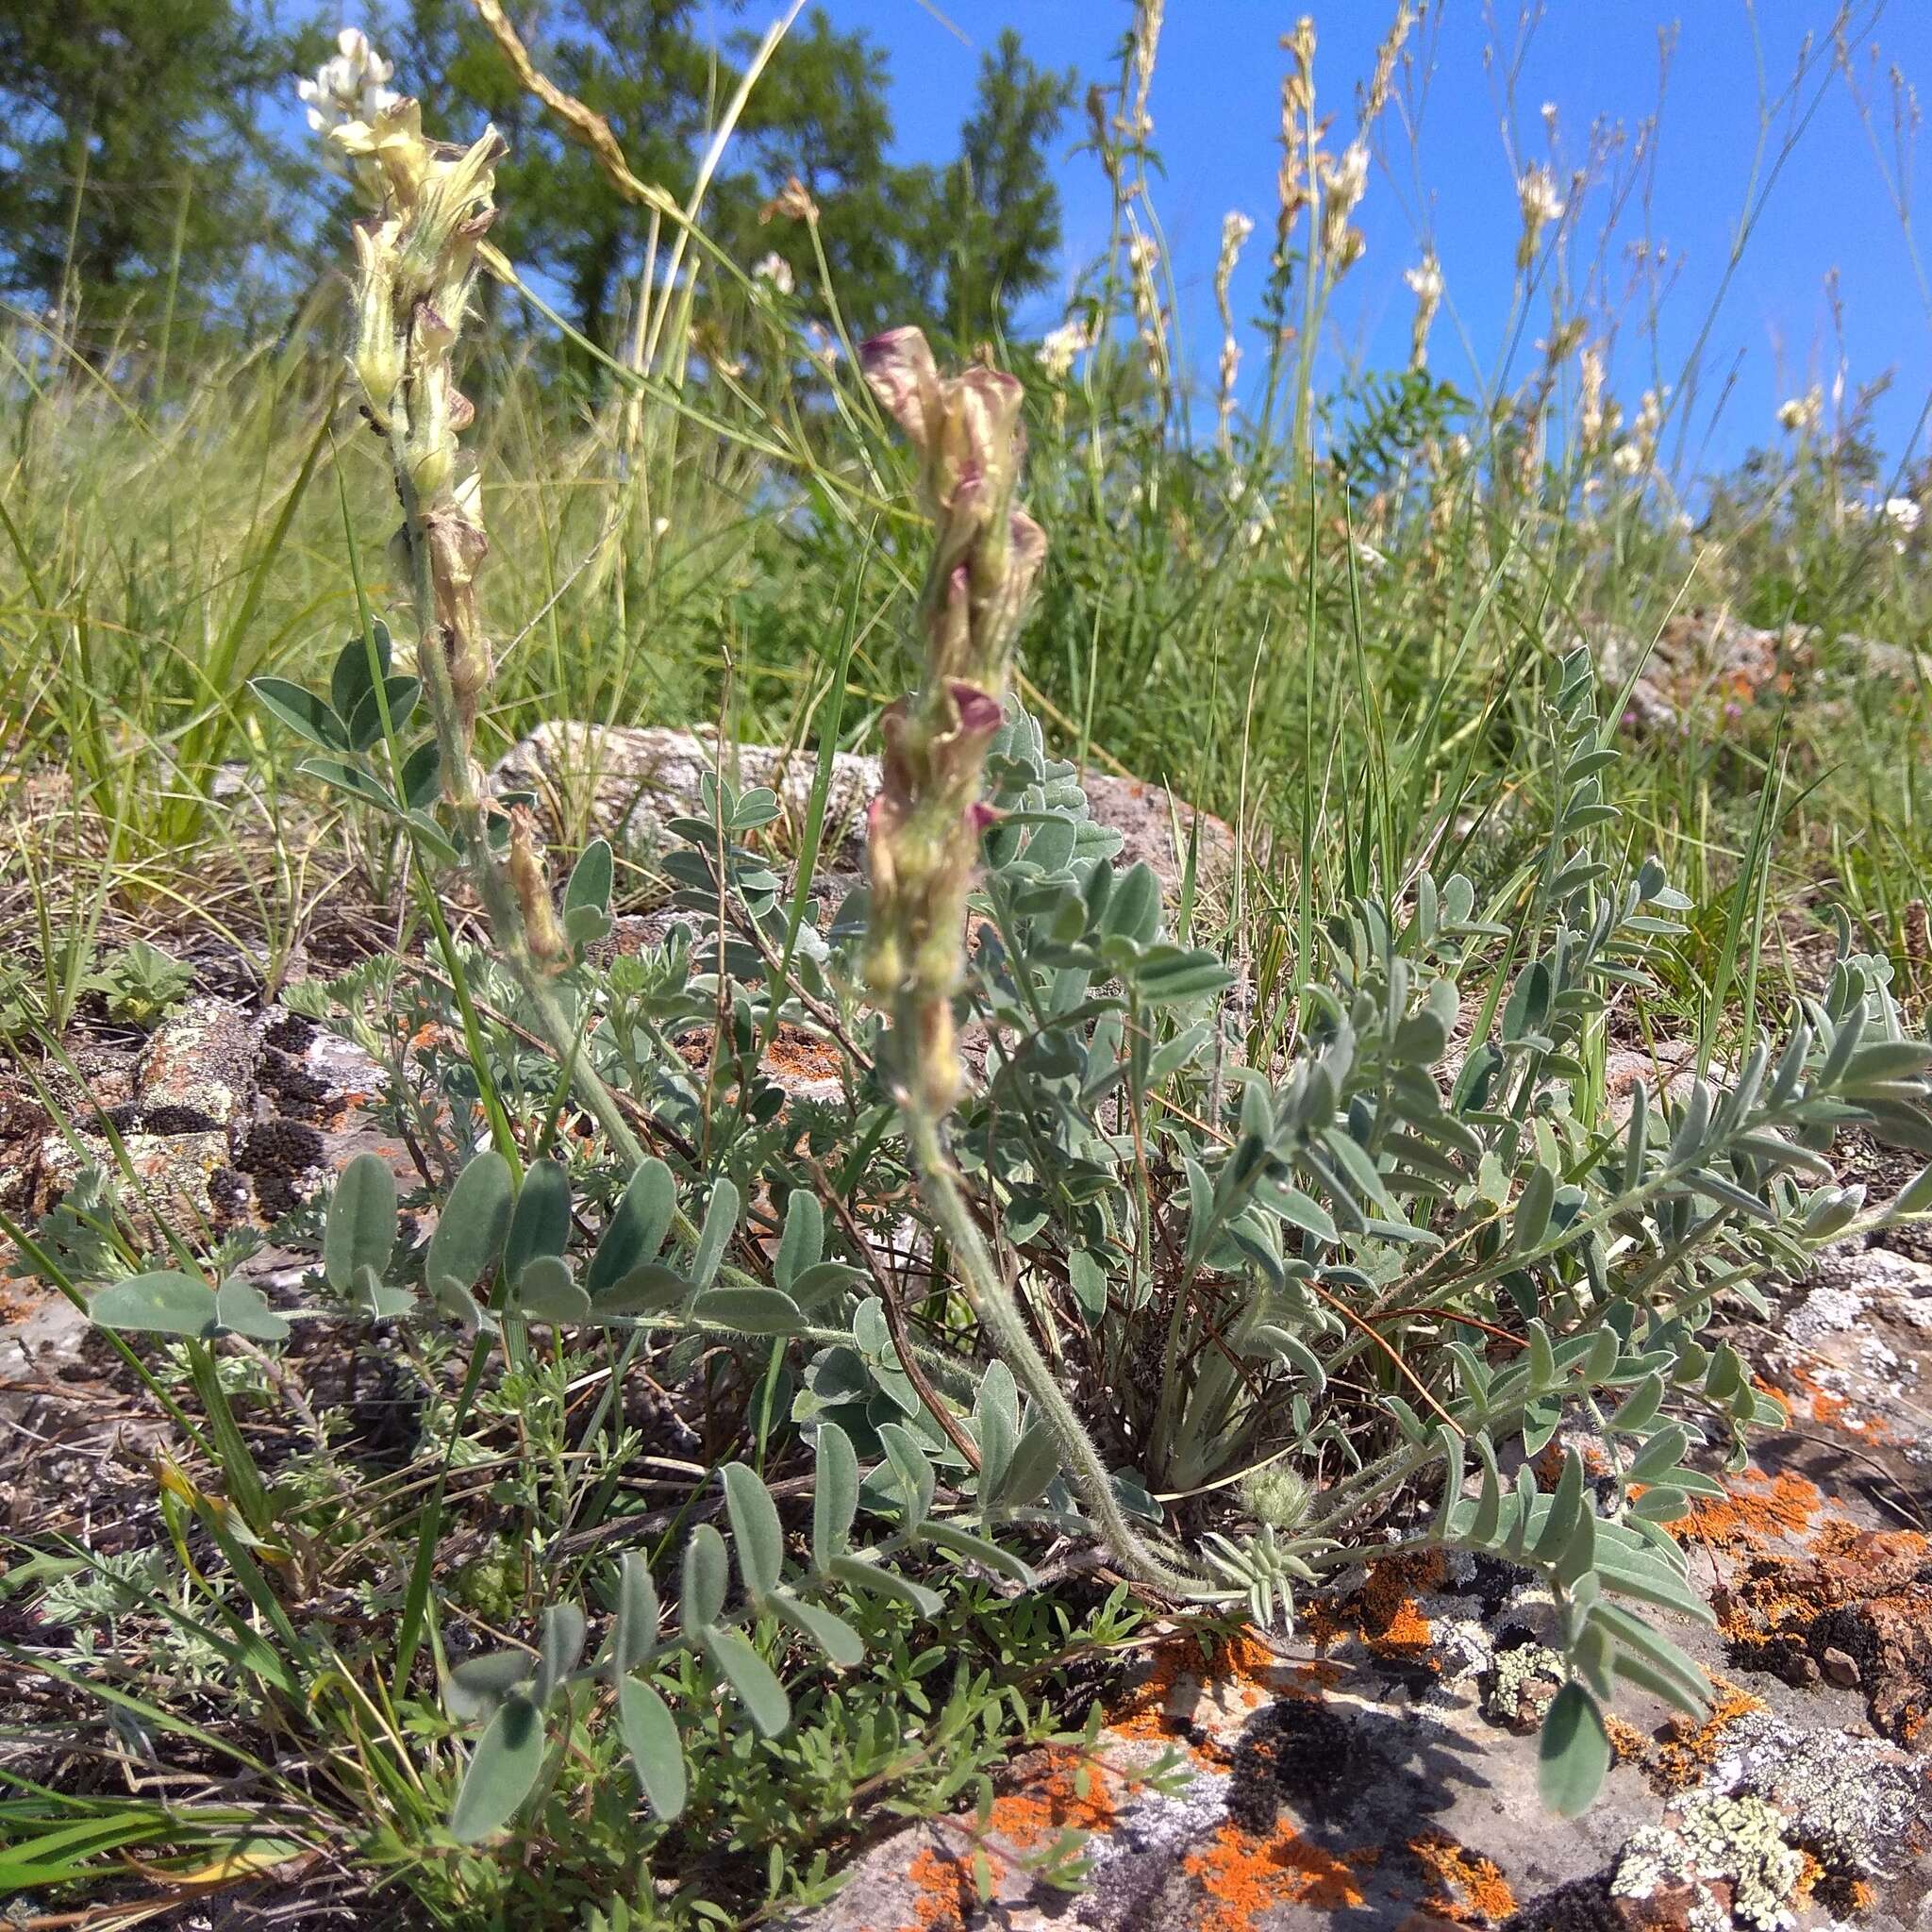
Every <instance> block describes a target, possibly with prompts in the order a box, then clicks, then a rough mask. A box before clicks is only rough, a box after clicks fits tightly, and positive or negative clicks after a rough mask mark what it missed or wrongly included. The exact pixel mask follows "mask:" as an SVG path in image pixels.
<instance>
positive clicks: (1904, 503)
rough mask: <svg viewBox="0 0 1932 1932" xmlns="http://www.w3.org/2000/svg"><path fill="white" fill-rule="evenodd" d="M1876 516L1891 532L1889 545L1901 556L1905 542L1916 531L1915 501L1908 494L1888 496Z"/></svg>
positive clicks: (1916, 505) (1916, 512)
mask: <svg viewBox="0 0 1932 1932" xmlns="http://www.w3.org/2000/svg"><path fill="white" fill-rule="evenodd" d="M1878 516H1879V521H1880V522H1881V523H1883V524H1885V525H1886V526H1887V527H1888V528H1889V529H1890V533H1891V547H1892V548H1893V549H1894V550H1895V551H1897V552H1898V554H1899V555H1900V556H1901V557H1903V556H1904V555H1905V551H1906V545H1907V542H1908V541H1910V540H1911V538H1912V537H1914V536H1915V535H1916V534H1917V533H1918V528H1919V506H1918V504H1917V502H1916V501H1915V500H1914V499H1913V498H1911V497H1909V496H1888V497H1887V498H1886V499H1885V506H1884V508H1882V509H1880V511H1879V512H1878Z"/></svg>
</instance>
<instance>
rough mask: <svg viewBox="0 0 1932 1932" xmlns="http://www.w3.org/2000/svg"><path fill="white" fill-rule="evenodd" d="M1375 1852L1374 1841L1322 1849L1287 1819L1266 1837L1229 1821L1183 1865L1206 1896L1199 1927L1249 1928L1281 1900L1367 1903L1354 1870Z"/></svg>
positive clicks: (1236, 1931) (1240, 1931)
mask: <svg viewBox="0 0 1932 1932" xmlns="http://www.w3.org/2000/svg"><path fill="white" fill-rule="evenodd" d="M1378 1857H1380V1854H1379V1853H1378V1852H1377V1851H1376V1850H1375V1849H1374V1848H1373V1847H1370V1848H1368V1849H1365V1850H1362V1851H1356V1852H1342V1853H1341V1854H1340V1855H1338V1854H1336V1853H1333V1852H1329V1851H1324V1849H1323V1848H1322V1847H1321V1846H1320V1845H1315V1844H1310V1843H1309V1842H1308V1841H1307V1839H1305V1838H1303V1837H1301V1836H1300V1835H1299V1834H1298V1833H1297V1832H1296V1831H1295V1830H1294V1828H1293V1827H1292V1826H1291V1825H1290V1824H1287V1823H1286V1821H1284V1822H1283V1823H1281V1824H1277V1825H1276V1826H1275V1827H1274V1830H1273V1831H1271V1832H1269V1833H1268V1834H1267V1835H1266V1836H1265V1837H1264V1836H1261V1835H1260V1834H1257V1833H1256V1832H1252V1831H1243V1830H1242V1829H1241V1826H1240V1825H1238V1824H1224V1825H1222V1826H1221V1828H1220V1829H1219V1830H1218V1831H1217V1832H1216V1833H1215V1834H1214V1836H1213V1837H1212V1838H1211V1839H1209V1840H1208V1843H1207V1844H1206V1845H1205V1846H1204V1847H1203V1848H1202V1849H1201V1850H1200V1851H1198V1852H1193V1853H1191V1854H1190V1855H1189V1857H1188V1858H1187V1860H1186V1862H1185V1866H1184V1869H1185V1870H1186V1872H1187V1873H1188V1874H1189V1876H1190V1877H1191V1878H1192V1879H1194V1881H1195V1882H1196V1883H1197V1884H1198V1885H1199V1886H1200V1888H1201V1890H1202V1893H1203V1896H1204V1905H1203V1909H1202V1913H1201V1917H1200V1920H1199V1922H1198V1923H1199V1928H1200V1932H1253V1928H1254V1926H1255V1925H1256V1924H1257V1921H1258V1920H1259V1918H1260V1917H1261V1916H1262V1915H1263V1914H1264V1913H1266V1912H1269V1911H1272V1910H1274V1908H1275V1907H1279V1906H1291V1905H1308V1906H1314V1907H1317V1908H1318V1909H1321V1910H1324V1911H1340V1910H1341V1909H1343V1908H1344V1907H1357V1906H1361V1905H1365V1904H1366V1903H1367V1902H1368V1901H1367V1894H1366V1893H1365V1892H1364V1891H1363V1890H1361V1888H1360V1886H1359V1885H1357V1882H1356V1875H1357V1873H1360V1872H1363V1871H1366V1870H1368V1869H1369V1868H1371V1867H1372V1866H1374V1863H1375V1861H1376V1859H1377V1858H1378Z"/></svg>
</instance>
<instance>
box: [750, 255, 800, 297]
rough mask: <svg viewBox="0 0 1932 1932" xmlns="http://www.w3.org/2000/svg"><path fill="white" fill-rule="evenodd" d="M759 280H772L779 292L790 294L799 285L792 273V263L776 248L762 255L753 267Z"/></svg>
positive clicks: (753, 271)
mask: <svg viewBox="0 0 1932 1932" xmlns="http://www.w3.org/2000/svg"><path fill="white" fill-rule="evenodd" d="M752 274H753V275H755V276H757V278H758V280H759V281H762V282H770V283H771V285H772V286H773V288H774V289H776V290H777V291H778V292H779V294H781V295H789V294H791V291H792V290H793V289H794V288H796V287H797V286H798V284H797V281H796V279H795V277H794V276H793V275H792V273H791V263H790V262H789V261H787V260H786V259H785V258H784V257H783V256H782V255H780V254H779V253H778V252H777V251H776V250H775V249H774V250H773V251H772V253H771V254H769V255H766V256H763V257H761V258H759V259H758V262H757V264H756V265H755V266H754V267H753V269H752Z"/></svg>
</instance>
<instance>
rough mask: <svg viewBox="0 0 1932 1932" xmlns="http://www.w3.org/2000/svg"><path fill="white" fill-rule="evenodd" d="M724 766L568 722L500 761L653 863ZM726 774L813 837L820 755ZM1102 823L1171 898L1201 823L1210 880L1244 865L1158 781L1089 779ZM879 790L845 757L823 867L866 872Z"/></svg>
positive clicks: (1225, 831)
mask: <svg viewBox="0 0 1932 1932" xmlns="http://www.w3.org/2000/svg"><path fill="white" fill-rule="evenodd" d="M717 758H718V738H717V734H716V733H715V732H713V731H709V730H693V731H679V730H671V729H667V728H662V727H651V728H643V727H637V726H627V725H620V724H584V723H577V722H571V721H558V722H554V723H551V724H540V725H539V726H538V727H537V729H536V730H535V731H533V732H531V733H530V734H529V736H528V737H527V738H525V739H522V740H520V741H518V743H517V744H515V745H514V746H512V747H511V749H510V751H509V752H508V755H507V756H506V757H505V758H503V759H502V760H501V762H500V763H499V764H498V765H497V767H496V770H495V772H494V774H492V783H493V784H494V786H495V788H496V789H497V790H498V791H529V792H532V793H534V794H535V795H536V798H537V802H538V806H539V808H540V809H541V812H542V814H543V816H544V817H545V819H546V820H547V822H548V824H549V826H550V828H551V830H552V832H553V834H558V833H568V834H569V835H571V836H575V833H576V831H577V830H578V828H580V827H582V826H584V825H588V826H590V827H591V829H592V830H593V831H596V832H601V833H602V834H603V835H604V836H605V837H607V838H608V839H609V840H610V841H611V842H612V844H614V845H616V846H618V848H619V849H620V850H623V851H627V852H628V853H630V854H631V855H632V856H633V857H635V858H639V859H641V860H648V859H650V858H653V857H655V856H656V854H657V853H658V851H659V850H661V848H662V845H663V841H664V836H665V835H664V829H663V828H664V822H665V820H666V819H668V818H673V817H676V816H678V815H679V814H686V815H690V814H693V813H696V812H697V811H698V810H699V808H700V797H699V781H700V779H701V777H702V775H703V774H704V773H705V772H706V771H707V770H708V769H710V768H711V767H712V766H713V765H714V764H715V763H716V762H717ZM724 761H725V770H726V772H727V773H728V774H730V775H731V776H732V777H733V779H734V782H736V783H738V784H740V785H743V786H751V785H765V786H769V787H770V788H771V789H772V791H774V792H776V793H777V796H778V802H779V806H780V810H781V818H780V821H779V834H778V837H779V842H780V845H781V847H789V846H792V845H795V843H796V841H797V839H798V837H799V836H800V834H801V833H802V831H803V828H804V825H805V823H806V818H807V812H808V804H809V799H810V793H811V788H812V780H813V776H814V770H815V759H814V756H813V754H812V753H811V752H810V751H794V750H787V749H785V748H783V747H781V746H775V745H761V744H732V745H727V746H726V747H725V749H724ZM1082 782H1083V784H1084V786H1085V789H1086V792H1087V797H1088V802H1089V804H1090V805H1091V808H1092V811H1093V816H1094V818H1095V819H1096V820H1098V821H1099V822H1100V823H1101V824H1105V825H1109V826H1111V827H1112V828H1113V829H1114V830H1116V831H1118V832H1119V833H1120V834H1121V836H1122V839H1123V841H1124V845H1123V849H1122V854H1121V858H1122V860H1123V862H1124V863H1128V864H1131V863H1133V862H1134V861H1135V860H1137V859H1144V860H1146V862H1147V863H1148V864H1149V865H1151V866H1152V867H1153V868H1154V870H1155V872H1156V873H1157V874H1158V875H1159V877H1160V879H1161V881H1162V884H1163V886H1164V887H1166V888H1167V889H1168V890H1169V891H1174V889H1175V888H1176V887H1177V885H1178V883H1179V880H1180V877H1181V873H1182V869H1183V866H1184V863H1185V860H1186V856H1187V848H1188V841H1189V840H1190V838H1191V836H1192V833H1193V828H1194V827H1195V825H1196V824H1198V825H1199V863H1198V870H1199V874H1200V876H1201V877H1202V879H1203V880H1204V882H1205V881H1208V880H1212V879H1217V878H1220V877H1223V876H1224V875H1225V874H1227V872H1228V871H1229V870H1230V868H1231V867H1232V864H1233V861H1234V834H1233V832H1232V831H1231V830H1230V829H1229V827H1228V826H1227V824H1225V823H1224V821H1223V820H1221V819H1218V818H1215V817H1214V816H1213V815H1212V814H1210V813H1207V812H1196V811H1195V809H1194V808H1192V807H1191V806H1189V805H1187V804H1184V803H1183V802H1182V801H1180V800H1178V799H1176V798H1174V796H1173V794H1172V793H1170V792H1168V791H1163V790H1162V789H1161V788H1160V787H1159V786H1158V785H1146V784H1142V783H1141V782H1139V781H1138V780H1135V779H1131V778H1121V777H1114V776H1110V775H1107V774H1097V773H1090V774H1088V775H1087V777H1086V778H1085V779H1084V780H1083V781H1082ZM878 788H879V761H878V759H877V758H876V757H874V756H872V755H871V754H859V753H856V752H840V753H837V754H836V755H835V758H834V763H833V768H832V783H831V789H830V791H829V793H828V794H827V797H826V801H825V831H824V849H823V862H824V863H825V864H826V865H828V866H831V867H832V868H834V869H835V870H840V871H844V872H850V873H856V872H858V871H859V870H861V869H862V867H863V864H864V842H865V812H866V807H867V806H868V805H869V804H870V803H871V801H872V798H873V796H874V793H875V792H876V791H878Z"/></svg>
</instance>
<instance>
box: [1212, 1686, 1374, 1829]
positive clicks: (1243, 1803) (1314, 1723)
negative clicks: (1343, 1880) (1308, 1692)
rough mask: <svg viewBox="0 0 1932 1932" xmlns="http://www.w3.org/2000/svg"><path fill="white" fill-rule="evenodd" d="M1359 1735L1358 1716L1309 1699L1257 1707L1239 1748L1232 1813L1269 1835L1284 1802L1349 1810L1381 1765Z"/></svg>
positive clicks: (1309, 1809) (1311, 1809)
mask: <svg viewBox="0 0 1932 1932" xmlns="http://www.w3.org/2000/svg"><path fill="white" fill-rule="evenodd" d="M1356 1732H1357V1726H1356V1724H1354V1722H1353V1721H1352V1720H1350V1719H1349V1718H1347V1717H1345V1716H1344V1715H1343V1714H1342V1713H1341V1711H1339V1710H1335V1709H1332V1708H1331V1707H1329V1706H1327V1705H1325V1704H1318V1703H1316V1702H1315V1701H1314V1700H1313V1699H1311V1698H1304V1697H1286V1698H1283V1699H1281V1700H1280V1701H1279V1702H1277V1703H1275V1704H1272V1705H1270V1706H1269V1707H1267V1708H1266V1709H1264V1710H1260V1711H1257V1713H1256V1715H1255V1717H1254V1719H1253V1721H1252V1722H1251V1723H1250V1724H1248V1726H1247V1727H1246V1729H1245V1730H1243V1731H1242V1733H1241V1738H1240V1740H1239V1741H1238V1742H1237V1743H1236V1745H1235V1747H1234V1765H1233V1771H1234V1775H1233V1778H1232V1779H1231V1781H1230V1782H1229V1785H1228V1789H1227V1815H1228V1817H1229V1818H1231V1819H1232V1820H1233V1821H1234V1823H1235V1824H1239V1825H1240V1826H1241V1828H1242V1829H1243V1830H1245V1831H1253V1832H1259V1833H1266V1832H1269V1831H1272V1830H1273V1829H1274V1821H1275V1818H1276V1817H1277V1816H1278V1814H1279V1812H1280V1809H1281V1806H1282V1803H1283V1801H1284V1800H1286V1801H1287V1802H1288V1803H1290V1804H1292V1805H1293V1806H1295V1807H1296V1808H1297V1809H1299V1810H1301V1811H1303V1812H1305V1813H1308V1814H1310V1815H1314V1816H1321V1815H1324V1814H1330V1815H1332V1814H1334V1813H1336V1812H1340V1811H1342V1810H1345V1809H1346V1808H1347V1807H1349V1806H1350V1805H1351V1804H1352V1803H1353V1802H1354V1801H1355V1799H1356V1798H1357V1796H1359V1795H1360V1792H1361V1790H1362V1789H1363V1787H1364V1785H1365V1784H1366V1783H1367V1782H1368V1780H1369V1778H1370V1777H1372V1776H1373V1775H1374V1772H1375V1769H1376V1764H1375V1757H1374V1753H1372V1752H1365V1751H1363V1750H1362V1749H1361V1748H1360V1745H1359V1740H1357V1735H1356Z"/></svg>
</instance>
